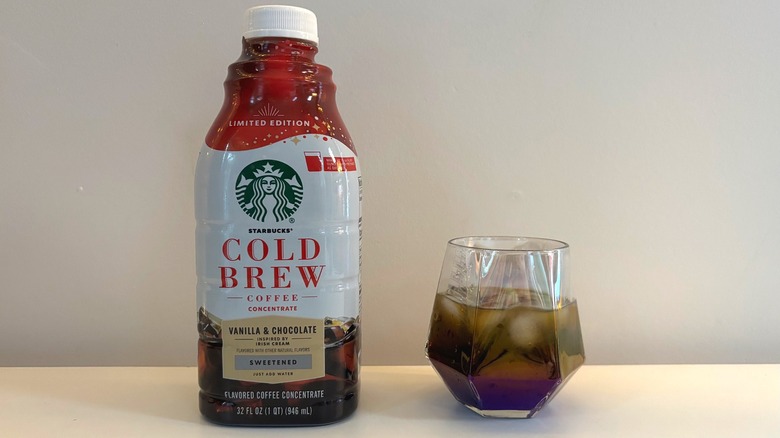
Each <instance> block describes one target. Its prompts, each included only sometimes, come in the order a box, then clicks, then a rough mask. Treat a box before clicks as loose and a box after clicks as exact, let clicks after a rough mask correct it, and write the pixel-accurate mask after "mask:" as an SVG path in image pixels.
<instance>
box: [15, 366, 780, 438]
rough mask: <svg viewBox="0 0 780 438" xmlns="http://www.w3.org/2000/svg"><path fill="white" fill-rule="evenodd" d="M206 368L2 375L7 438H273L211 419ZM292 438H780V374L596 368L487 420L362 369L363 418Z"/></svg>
mask: <svg viewBox="0 0 780 438" xmlns="http://www.w3.org/2000/svg"><path fill="white" fill-rule="evenodd" d="M197 391H198V388H197V371H196V369H195V368H0V435H2V436H3V437H17V436H23V437H27V436H30V437H46V436H57V437H70V436H73V437H92V436H106V437H108V436H110V437H121V436H133V437H137V436H166V437H173V436H187V437H193V436H204V437H205V436H208V437H213V436H217V435H219V436H225V437H230V436H269V429H264V428H233V427H225V426H216V425H212V424H210V423H208V422H206V421H205V420H203V419H202V418H201V417H200V414H199V413H198V405H197ZM272 433H273V436H275V437H276V436H280V437H308V436H312V437H313V436H318V437H330V436H333V437H340V438H341V437H343V438H348V437H369V438H381V437H402V438H410V437H417V436H430V437H437V436H444V437H453V436H469V437H478V436H479V437H481V436H487V435H489V436H528V437H564V436H565V437H599V438H604V437H653V438H657V437H751V438H755V437H780V365H641V366H638V365H635V366H587V365H586V366H584V367H583V368H582V369H580V370H579V371H578V372H577V374H575V375H574V377H572V379H571V381H570V382H569V384H568V385H567V386H566V387H565V388H564V389H563V391H562V392H561V393H560V394H559V395H558V396H557V397H556V398H555V400H553V402H552V403H551V404H550V405H548V406H547V407H546V408H545V409H544V410H542V411H541V412H540V413H539V414H537V416H536V417H534V418H532V419H528V420H496V419H486V418H482V417H479V416H478V415H476V414H474V413H472V412H471V411H469V410H468V409H466V408H464V407H462V406H460V405H459V404H458V403H457V402H455V400H454V399H453V398H452V397H451V396H450V394H449V393H448V392H447V390H446V389H445V387H444V385H443V384H442V383H441V382H440V381H439V378H438V376H437V375H436V374H435V373H434V372H433V370H432V369H431V368H430V367H428V366H382V367H380V366H372V367H363V368H362V391H361V400H360V406H359V407H358V411H357V412H356V413H355V414H354V415H353V416H352V417H351V418H349V419H348V420H346V421H344V422H341V423H337V424H334V425H330V426H323V427H310V428H274V429H273V430H272Z"/></svg>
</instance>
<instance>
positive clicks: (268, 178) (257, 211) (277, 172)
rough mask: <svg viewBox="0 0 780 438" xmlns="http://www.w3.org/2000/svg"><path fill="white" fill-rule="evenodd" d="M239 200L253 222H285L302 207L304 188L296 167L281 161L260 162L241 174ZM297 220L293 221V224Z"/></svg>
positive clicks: (237, 184) (247, 167)
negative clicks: (254, 220)
mask: <svg viewBox="0 0 780 438" xmlns="http://www.w3.org/2000/svg"><path fill="white" fill-rule="evenodd" d="M236 198H237V199H238V204H239V205H240V206H241V208H242V209H243V210H244V212H246V214H248V215H249V216H251V217H252V218H253V219H256V220H259V221H260V222H267V221H270V220H275V221H276V222H281V221H283V220H285V219H287V218H289V217H290V216H292V215H293V214H294V213H295V211H296V210H298V206H300V205H301V201H302V200H303V185H302V184H301V179H300V178H299V177H298V173H296V172H295V170H294V169H293V168H292V167H290V166H288V165H286V164H284V163H282V162H281V161H275V160H260V161H255V162H254V163H252V164H250V165H248V166H246V167H245V168H244V170H242V171H241V173H240V174H238V180H237V181H236ZM294 221H295V219H290V222H294Z"/></svg>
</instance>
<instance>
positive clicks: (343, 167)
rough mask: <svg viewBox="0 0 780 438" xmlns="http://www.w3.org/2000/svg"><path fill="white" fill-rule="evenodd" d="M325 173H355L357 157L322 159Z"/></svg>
mask: <svg viewBox="0 0 780 438" xmlns="http://www.w3.org/2000/svg"><path fill="white" fill-rule="evenodd" d="M322 167H323V170H325V172H354V171H356V170H357V163H356V162H355V157H325V158H323V159H322Z"/></svg>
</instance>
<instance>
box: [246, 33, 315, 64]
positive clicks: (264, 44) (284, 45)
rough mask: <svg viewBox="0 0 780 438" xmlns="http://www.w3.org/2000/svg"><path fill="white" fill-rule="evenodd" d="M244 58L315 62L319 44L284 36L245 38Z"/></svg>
mask: <svg viewBox="0 0 780 438" xmlns="http://www.w3.org/2000/svg"><path fill="white" fill-rule="evenodd" d="M242 45H243V52H242V56H241V58H242V60H250V59H291V60H294V61H310V62H314V56H315V55H317V52H318V49H317V45H316V44H314V43H313V42H311V41H305V40H296V39H291V38H283V37H259V38H249V39H247V38H244V39H243V41H242Z"/></svg>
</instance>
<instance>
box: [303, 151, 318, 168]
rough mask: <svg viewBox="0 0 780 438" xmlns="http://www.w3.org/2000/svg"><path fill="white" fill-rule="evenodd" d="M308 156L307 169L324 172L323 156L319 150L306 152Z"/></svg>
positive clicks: (305, 155)
mask: <svg viewBox="0 0 780 438" xmlns="http://www.w3.org/2000/svg"><path fill="white" fill-rule="evenodd" d="M303 156H304V157H306V169H308V170H309V172H322V156H321V155H320V153H319V152H304V153H303Z"/></svg>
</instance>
